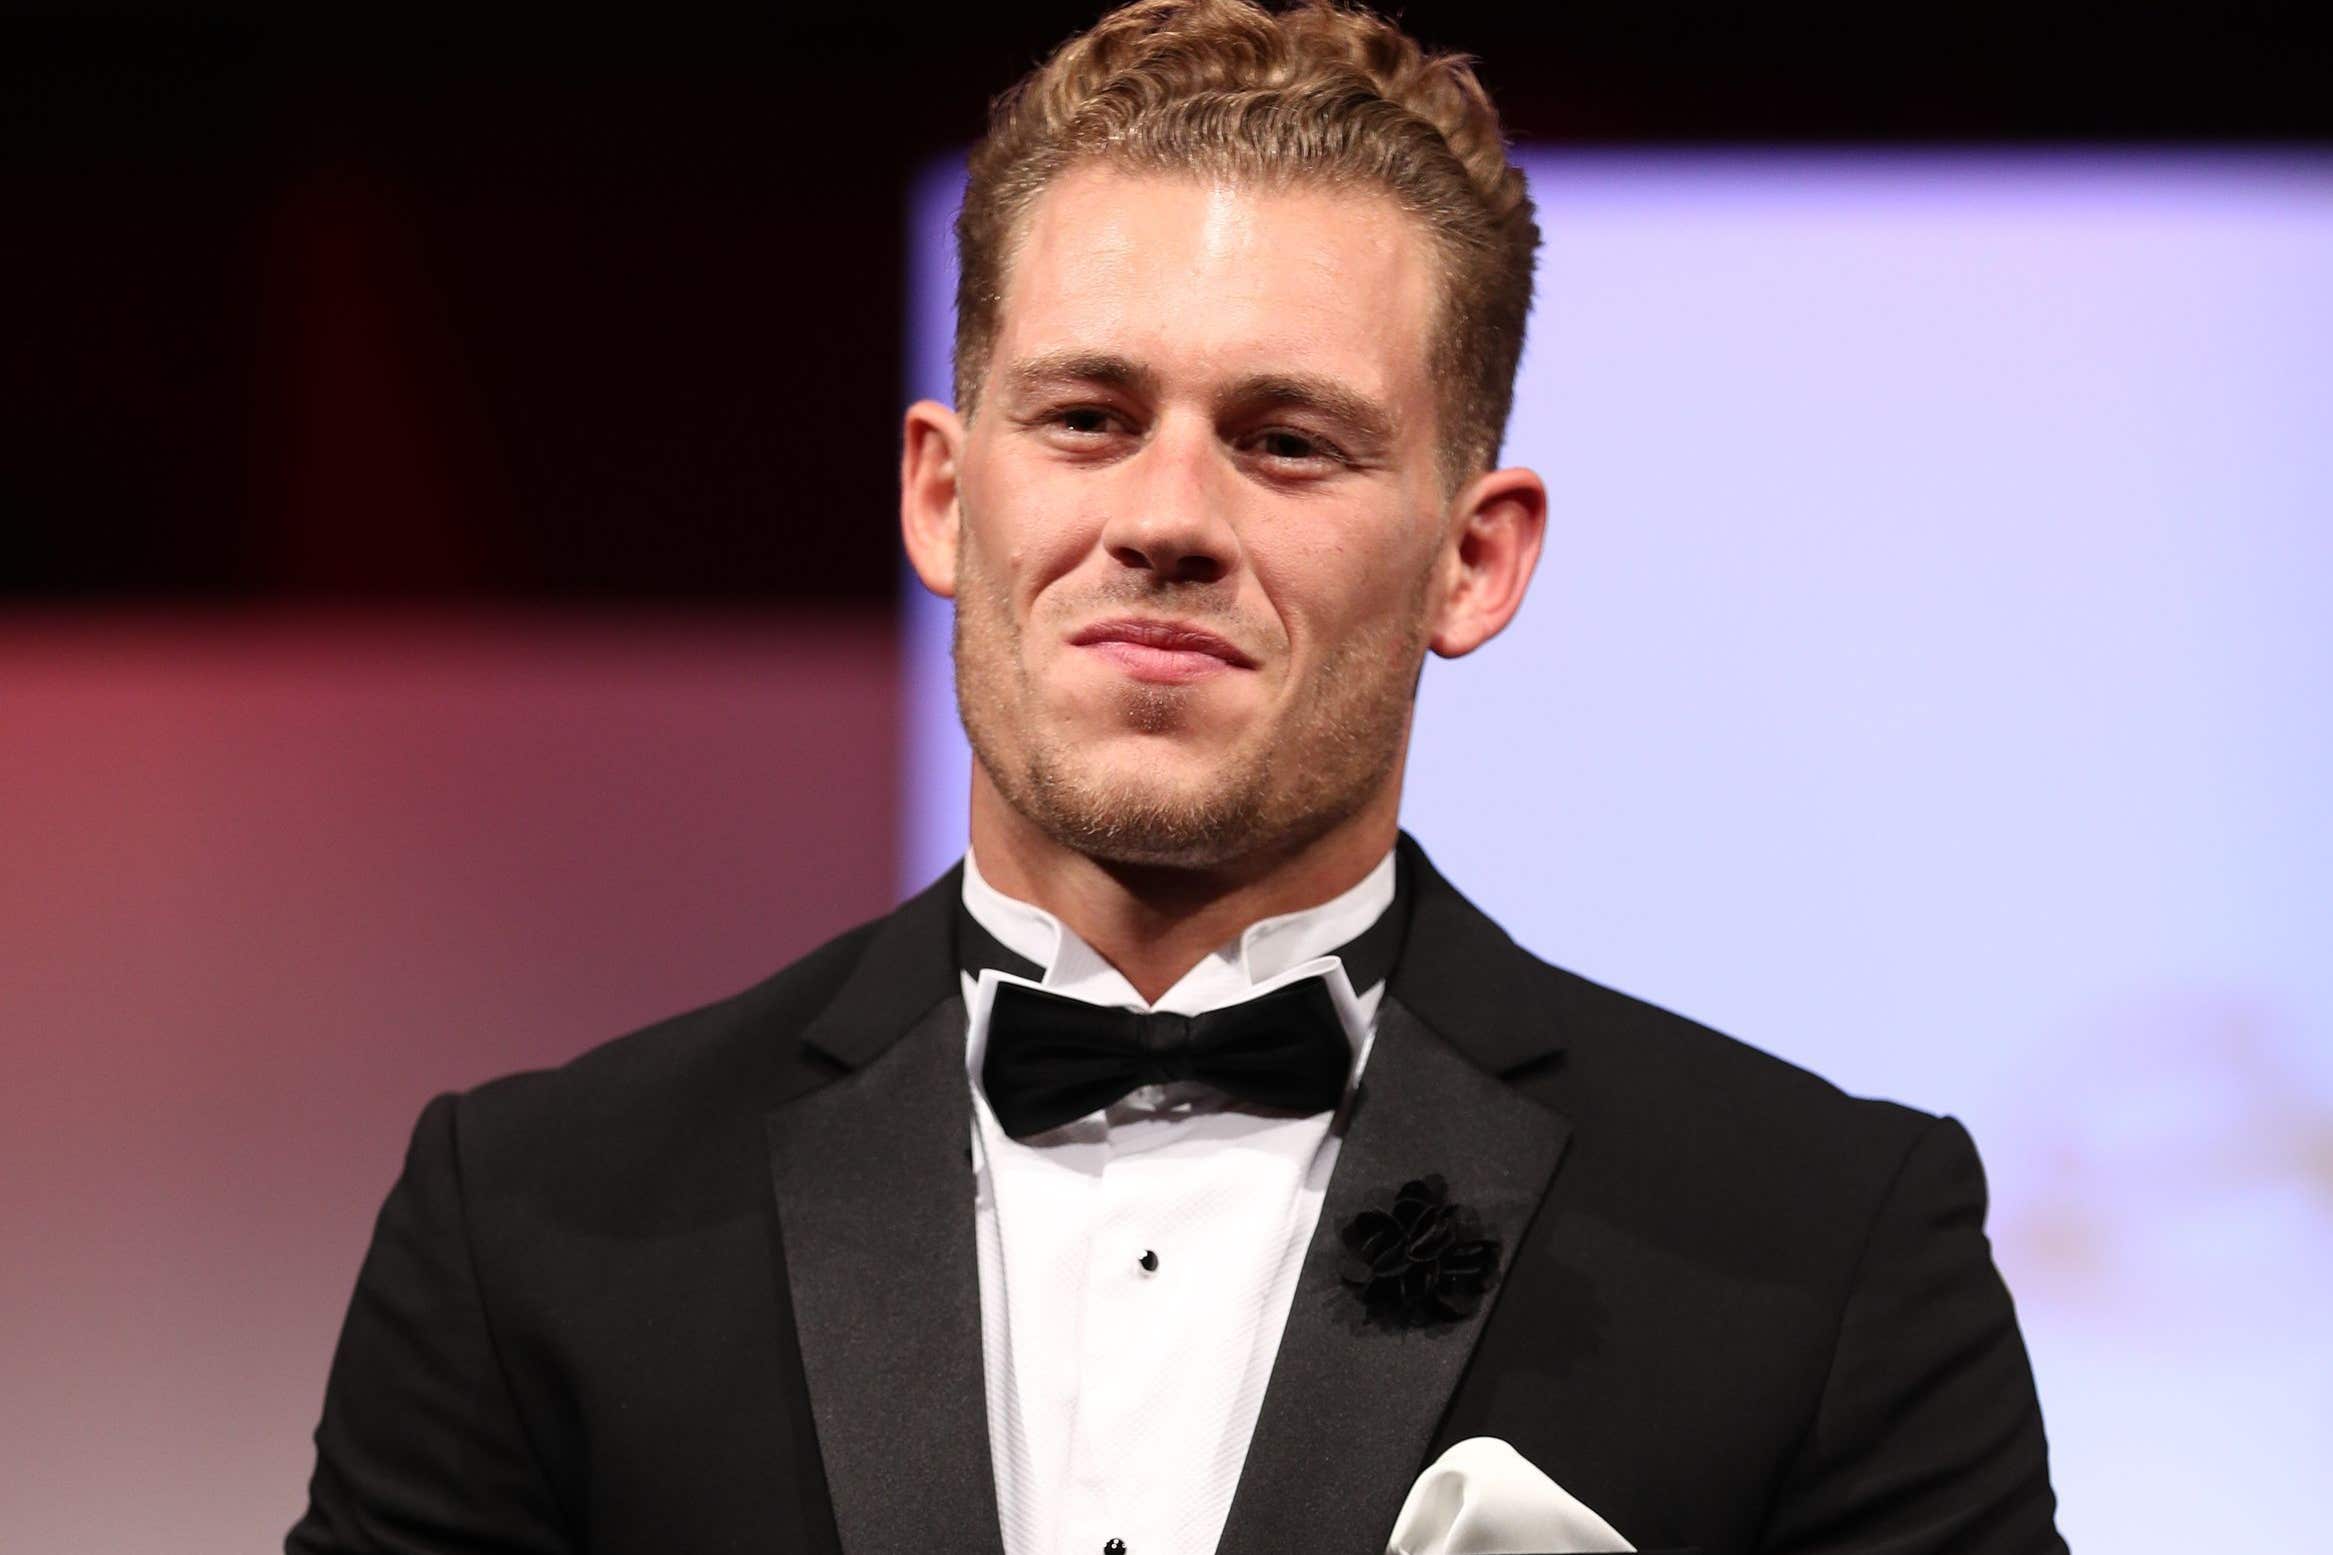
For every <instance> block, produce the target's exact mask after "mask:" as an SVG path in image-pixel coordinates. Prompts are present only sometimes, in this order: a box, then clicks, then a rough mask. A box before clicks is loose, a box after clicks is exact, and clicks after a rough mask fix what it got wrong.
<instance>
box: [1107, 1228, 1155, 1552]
mask: <svg viewBox="0 0 2333 1555" xmlns="http://www.w3.org/2000/svg"><path fill="white" fill-rule="evenodd" d="M1134 1261H1135V1262H1136V1263H1138V1264H1140V1265H1142V1272H1143V1273H1145V1274H1156V1273H1158V1254H1156V1253H1154V1252H1152V1251H1151V1250H1150V1249H1149V1248H1147V1247H1146V1248H1144V1249H1143V1250H1142V1256H1141V1257H1140V1258H1137V1259H1135V1260H1134ZM1110 1542H1111V1543H1112V1544H1116V1545H1119V1548H1117V1549H1115V1550H1105V1551H1104V1552H1103V1555H1126V1552H1125V1548H1124V1544H1123V1542H1122V1541H1121V1540H1117V1539H1112V1540H1111V1541H1110Z"/></svg>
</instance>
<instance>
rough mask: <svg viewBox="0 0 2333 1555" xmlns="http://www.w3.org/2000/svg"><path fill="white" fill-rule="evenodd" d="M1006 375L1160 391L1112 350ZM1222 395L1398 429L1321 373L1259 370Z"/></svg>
mask: <svg viewBox="0 0 2333 1555" xmlns="http://www.w3.org/2000/svg"><path fill="white" fill-rule="evenodd" d="M1004 376H1005V382H1006V385H1007V386H1008V388H1010V389H1011V390H1012V391H1013V392H1015V393H1018V394H1023V395H1027V394H1034V393H1037V392H1038V391H1040V390H1043V389H1047V388H1051V387H1055V386H1058V385H1061V384H1065V383H1087V384H1094V385H1097V386H1099V387H1103V388H1112V389H1125V390H1128V391H1130V392H1132V393H1136V394H1144V395H1148V394H1153V393H1155V392H1156V390H1157V387H1158V375H1157V374H1156V373H1153V372H1152V371H1151V370H1150V369H1148V368H1146V367H1144V366H1142V365H1141V364H1139V363H1137V362H1134V361H1132V360H1130V359H1128V358H1126V357H1123V356H1113V355H1111V354H1110V353H1109V352H1106V351H1055V352H1050V353H1048V354H1046V355H1044V356H1033V357H1029V358H1027V359H1025V360H1023V361H1019V362H1014V363H1013V364H1011V365H1010V366H1008V367H1007V368H1006V369H1005V373H1004ZM1219 401H1220V403H1221V404H1222V405H1223V406H1226V407H1232V406H1236V407H1241V408H1251V409H1252V408H1262V407H1270V408H1287V409H1291V410H1310V411H1314V412H1317V413H1318V414H1320V415H1323V416H1326V417H1328V418H1329V419H1331V420H1333V421H1335V422H1337V423H1338V424H1340V425H1341V426H1343V427H1344V428H1346V429H1347V431H1348V432H1349V434H1350V435H1352V436H1354V437H1356V438H1359V439H1360V440H1362V441H1364V442H1373V443H1378V444H1391V443H1392V442H1394V441H1395V438H1396V434H1397V431H1398V428H1397V426H1396V423H1395V420H1394V416H1393V413H1392V412H1391V411H1390V410H1388V409H1386V407H1384V406H1383V405H1380V404H1379V403H1378V402H1377V401H1375V400H1373V399H1371V398H1369V397H1368V396H1367V395H1365V394H1360V393H1357V392H1355V391H1354V390H1352V389H1350V388H1348V387H1346V386H1345V385H1344V384H1342V383H1340V382H1338V381H1337V380H1336V379H1334V378H1331V377H1328V376H1326V375H1325V374H1321V373H1258V374H1255V375H1253V376H1250V377H1246V378H1242V379H1239V380H1238V381H1237V382H1235V383H1233V384H1232V385H1231V386H1230V387H1229V388H1228V389H1227V390H1226V391H1225V392H1224V393H1223V394H1222V395H1221V396H1219Z"/></svg>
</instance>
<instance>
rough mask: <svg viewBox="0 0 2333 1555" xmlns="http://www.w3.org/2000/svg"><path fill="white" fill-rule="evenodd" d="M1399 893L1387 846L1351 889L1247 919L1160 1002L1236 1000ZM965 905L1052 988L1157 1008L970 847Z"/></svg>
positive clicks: (1332, 943)
mask: <svg viewBox="0 0 2333 1555" xmlns="http://www.w3.org/2000/svg"><path fill="white" fill-rule="evenodd" d="M1393 894H1394V861H1393V852H1392V850H1391V849H1388V850H1387V851H1386V855H1385V857H1383V858H1381V859H1379V860H1378V861H1377V866H1376V867H1375V868H1374V869H1372V870H1370V871H1369V873H1368V874H1366V875H1364V876H1362V877H1361V879H1360V881H1359V882H1358V883H1357V884H1355V885H1354V886H1353V887H1352V888H1351V889H1350V890H1347V891H1344V892H1342V893H1340V894H1339V895H1337V896H1335V897H1333V898H1331V899H1330V900H1328V901H1325V902H1322V903H1320V904H1319V905H1318V906H1315V907H1306V908H1303V909H1301V910H1299V911H1297V912H1291V913H1282V914H1280V915H1279V916H1278V917H1275V918H1265V919H1262V920H1260V921H1258V922H1255V923H1251V924H1249V925H1248V926H1247V928H1246V929H1245V930H1243V931H1242V932H1241V933H1240V935H1239V937H1238V938H1237V939H1235V940H1231V941H1227V942H1226V943H1224V944H1222V945H1220V946H1218V947H1216V948H1215V949H1214V950H1212V951H1210V952H1209V953H1208V954H1207V955H1206V956H1205V957H1203V958H1202V959H1201V960H1200V962H1199V964H1198V965H1197V966H1195V967H1193V968H1191V970H1190V971H1189V972H1186V973H1185V974H1184V975H1183V977H1182V978H1181V980H1180V981H1178V982H1177V983H1176V984H1175V986H1174V987H1172V988H1170V989H1168V990H1167V991H1166V992H1165V993H1163V994H1161V995H1159V999H1158V1003H1157V1005H1156V1006H1155V1008H1157V1009H1162V1010H1177V1011H1180V1012H1182V1013H1185V1014H1196V1013H1198V1012H1199V1011H1200V1010H1202V1009H1207V1008H1212V1007H1214V1006H1216V1005H1220V1004H1225V1003H1230V1002H1232V1001H1233V1000H1236V999H1237V998H1240V997H1242V996H1244V995H1245V994H1246V992H1247V991H1248V990H1249V989H1251V988H1254V987H1255V986H1256V985H1258V984H1260V983H1265V982H1268V981H1270V980H1271V979H1273V978H1275V977H1278V976H1279V975H1280V974H1281V973H1283V972H1285V971H1287V970H1288V969H1289V968H1290V967H1294V966H1301V965H1302V964H1303V963H1305V962H1307V961H1310V960H1313V959H1314V958H1316V957H1319V956H1325V955H1328V954H1330V953H1331V952H1333V951H1335V950H1336V949H1337V948H1338V947H1339V946H1342V945H1344V944H1346V943H1347V942H1349V941H1351V940H1352V939H1354V938H1355V937H1357V936H1358V935H1359V934H1361V932H1362V931H1363V930H1365V929H1367V928H1368V927H1369V926H1370V925H1371V924H1373V923H1375V922H1376V921H1377V920H1378V918H1379V917H1380V916H1382V915H1383V914H1384V912H1385V910H1386V908H1388V907H1390V906H1392V905H1393ZM964 909H965V911H967V912H969V913H970V914H971V915H972V917H973V919H974V921H976V922H977V923H979V925H980V926H981V927H982V928H984V929H986V930H987V931H988V932H989V933H991V934H993V935H995V936H996V938H997V942H998V943H999V944H1001V945H1003V946H1004V947H1005V948H1006V949H1007V950H1010V951H1012V952H1013V953H1014V954H1015V955H1018V956H1025V957H1027V958H1028V959H1029V960H1031V961H1033V962H1035V963H1036V964H1037V965H1039V966H1041V967H1043V968H1044V969H1045V972H1044V978H1043V982H1044V985H1045V986H1046V987H1047V988H1052V989H1056V990H1058V991H1059V992H1062V993H1065V994H1069V995H1072V996H1073V997H1077V998H1083V999H1089V1000H1092V1001H1093V1002H1095V1003H1097V1004H1112V1005H1124V1006H1130V1007H1132V1008H1135V1009H1150V1008H1154V1006H1152V1005H1149V1004H1146V1003H1145V1002H1144V1001H1143V999H1142V997H1141V996H1140V995H1139V994H1137V993H1135V991H1134V986H1133V985H1132V984H1131V983H1129V982H1127V981H1126V979H1125V978H1124V977H1123V976H1122V975H1121V974H1120V973H1119V971H1118V969H1117V968H1116V967H1113V966H1111V965H1110V963H1109V962H1108V961H1106V960H1104V959H1103V957H1102V955H1101V953H1100V952H1099V951H1097V950H1095V949H1094V948H1093V947H1092V946H1091V945H1088V944H1087V943H1086V942H1085V941H1084V940H1083V939H1082V938H1080V937H1079V935H1078V934H1077V932H1076V931H1075V930H1073V929H1071V928H1070V927H1069V926H1068V925H1067V924H1065V923H1063V922H1062V921H1061V920H1060V919H1059V918H1057V917H1055V916H1054V915H1053V914H1051V913H1049V912H1047V911H1046V910H1045V909H1044V908H1042V907H1038V906H1036V905H1034V904H1033V903H1029V902H1024V901H1021V900H1019V899H1018V898H1016V897H1011V896H1007V895H1005V894H1004V893H1003V892H1002V891H999V890H998V889H997V888H996V887H994V886H992V885H990V884H989V883H988V880H987V878H986V877H985V876H983V875H982V874H981V873H980V864H979V861H978V860H976V859H975V858H974V857H973V856H972V853H971V851H970V850H969V849H967V850H966V851H965V854H964ZM1353 991H1354V992H1355V993H1356V994H1359V993H1364V992H1366V991H1367V990H1365V989H1358V988H1357V989H1355V990H1353Z"/></svg>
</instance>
